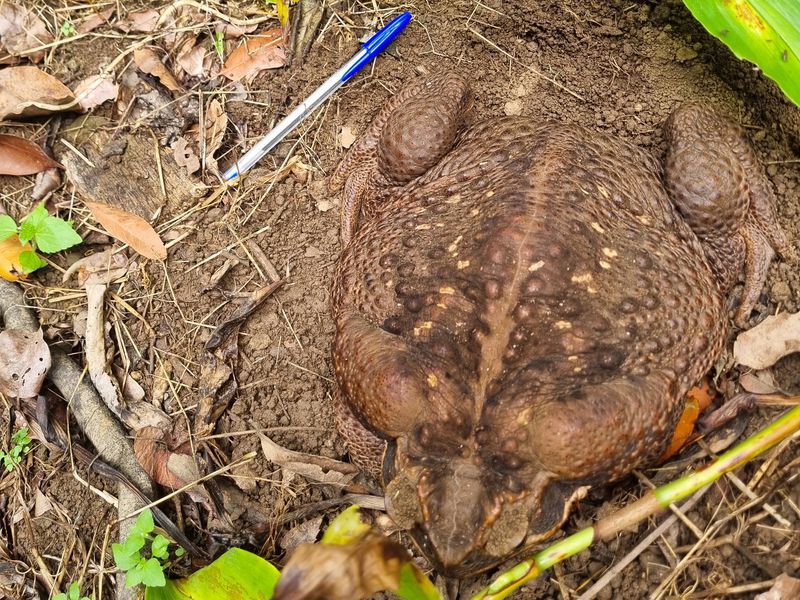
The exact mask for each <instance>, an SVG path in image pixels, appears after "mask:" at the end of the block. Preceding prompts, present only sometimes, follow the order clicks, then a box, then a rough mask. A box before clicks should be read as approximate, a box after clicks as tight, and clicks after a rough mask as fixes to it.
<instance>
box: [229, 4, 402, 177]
mask: <svg viewBox="0 0 800 600" xmlns="http://www.w3.org/2000/svg"><path fill="white" fill-rule="evenodd" d="M410 20H411V13H409V12H404V13H402V14H400V15H398V16H396V17H395V18H394V19H392V20H391V21H389V23H387V25H386V27H384V28H383V29H381V30H380V31H378V32H377V33H376V34H375V35H373V36H372V37H371V38H369V39H368V40H367V41H366V42H365V43H364V47H363V48H361V50H359V52H358V53H357V54H356V55H355V56H354V57H353V58H351V59H350V60H349V61H347V63H345V64H344V65H343V66H342V67H341V68H340V69H339V70H338V71H336V72H335V73H334V74H333V75H331V76H330V77H329V78H328V79H327V80H326V81H325V83H323V84H322V85H321V86H319V87H318V88H317V89H316V90H314V92H313V93H312V94H311V95H310V96H309V97H308V98H306V99H305V100H304V101H303V102H301V103H300V105H299V106H298V107H297V108H295V109H294V110H293V111H292V112H290V113H289V114H288V115H286V117H284V118H283V120H282V121H281V122H280V123H278V124H277V125H276V126H275V127H274V128H273V129H272V131H270V132H269V133H268V134H267V135H265V136H264V137H263V138H261V140H260V141H259V142H258V143H257V144H256V145H255V146H253V147H252V148H250V150H248V151H247V152H245V154H244V155H243V156H242V157H241V158H240V159H239V160H238V161H236V163H235V164H234V165H233V166H232V167H231V168H230V169H228V170H227V171H225V173H224V175H223V176H222V177H223V178H224V179H225V181H231V180H233V179H235V178H236V177H238V176H239V175H241V174H242V173H245V172H246V171H248V170H250V169H251V168H252V167H253V165H255V164H256V163H257V162H258V161H259V160H261V158H262V157H263V156H264V155H265V154H267V152H269V151H270V150H272V149H273V148H274V147H275V146H277V145H278V144H279V143H280V142H281V140H283V138H285V137H286V136H287V135H288V134H289V132H290V131H292V129H294V128H295V127H297V125H299V124H300V122H301V121H302V120H303V119H305V118H306V117H307V116H308V115H310V114H311V113H312V112H314V110H315V109H316V108H317V107H319V105H320V104H322V103H323V102H324V101H325V100H326V99H327V98H328V97H329V96H330V95H331V94H333V93H334V92H335V91H336V90H338V89H339V88H340V87H341V86H342V85H343V84H344V83H346V82H347V80H348V79H350V78H351V77H352V76H353V75H355V74H356V73H357V72H358V71H359V69H361V67H363V66H364V65H366V64H368V63H369V62H370V61H372V59H373V58H375V57H376V56H377V55H378V54H380V53H381V52H382V51H383V50H384V48H386V46H388V45H389V44H390V43H391V42H392V40H393V39H394V38H396V37H397V35H398V34H399V33H400V32H401V31H402V30H403V29H404V28H405V26H406V25H408V22H409V21H410Z"/></svg>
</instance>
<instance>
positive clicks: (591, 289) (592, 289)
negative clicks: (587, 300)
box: [586, 285, 597, 294]
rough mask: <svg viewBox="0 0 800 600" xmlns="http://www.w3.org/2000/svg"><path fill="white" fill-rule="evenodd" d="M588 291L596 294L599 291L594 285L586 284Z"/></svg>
mask: <svg viewBox="0 0 800 600" xmlns="http://www.w3.org/2000/svg"><path fill="white" fill-rule="evenodd" d="M586 291H587V292H589V293H590V294H596V293H597V290H596V289H595V288H593V287H592V286H590V285H587V286H586Z"/></svg>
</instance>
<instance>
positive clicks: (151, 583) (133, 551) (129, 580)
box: [111, 508, 184, 588]
mask: <svg viewBox="0 0 800 600" xmlns="http://www.w3.org/2000/svg"><path fill="white" fill-rule="evenodd" d="M154 531H155V523H154V522H153V513H152V511H151V510H150V509H149V508H148V509H146V510H144V511H142V513H141V514H140V515H139V517H138V518H137V519H136V523H134V524H133V527H131V530H130V532H129V533H128V537H127V538H125V541H124V542H122V543H121V544H113V545H112V546H111V550H112V552H113V553H114V562H115V563H116V564H117V568H118V569H119V570H120V571H122V572H124V573H125V587H128V588H130V587H133V586H136V585H139V584H140V583H141V584H143V585H144V586H145V587H147V588H151V587H163V586H164V585H165V584H166V578H165V577H164V569H166V568H167V567H168V566H169V564H170V563H169V545H170V541H169V539H167V538H166V537H164V536H163V535H161V534H160V533H155V535H154ZM147 542H150V548H149V549H145V546H146V545H147ZM143 550H144V555H143V553H142V551H143ZM183 553H184V551H183V548H176V549H175V552H174V554H175V556H176V557H179V556H183Z"/></svg>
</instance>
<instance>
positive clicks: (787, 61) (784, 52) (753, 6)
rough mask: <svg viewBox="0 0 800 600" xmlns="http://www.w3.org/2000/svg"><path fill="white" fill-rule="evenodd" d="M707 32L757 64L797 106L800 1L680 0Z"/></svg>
mask: <svg viewBox="0 0 800 600" xmlns="http://www.w3.org/2000/svg"><path fill="white" fill-rule="evenodd" d="M683 3H684V4H685V5H686V6H687V8H688V9H689V11H691V13H692V14H693V15H694V17H695V18H696V19H697V20H698V21H700V23H702V24H703V27H705V28H706V30H708V32H709V33H710V34H711V35H713V36H715V37H717V38H719V39H720V40H721V41H722V42H723V43H724V44H725V45H727V46H728V48H730V49H731V50H732V51H733V53H734V54H735V55H736V56H737V57H739V58H741V59H745V60H749V61H750V62H753V63H755V64H757V65H758V66H759V68H760V69H761V70H762V71H763V72H764V74H765V75H767V76H768V77H770V78H772V79H774V80H775V81H776V82H777V83H778V85H779V86H780V88H781V89H782V90H783V92H784V93H785V94H786V95H787V96H788V97H789V98H790V99H791V100H792V102H794V103H795V104H797V105H798V106H800V3H798V2H797V0H727V1H724V2H722V1H719V0H683Z"/></svg>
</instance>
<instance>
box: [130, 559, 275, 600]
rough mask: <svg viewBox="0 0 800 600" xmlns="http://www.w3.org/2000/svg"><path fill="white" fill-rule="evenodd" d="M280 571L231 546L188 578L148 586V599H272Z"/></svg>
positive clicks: (146, 597) (146, 595) (146, 596)
mask: <svg viewBox="0 0 800 600" xmlns="http://www.w3.org/2000/svg"><path fill="white" fill-rule="evenodd" d="M278 577H280V573H279V572H278V569H276V568H275V567H273V566H272V565H271V564H270V563H268V562H267V561H266V560H264V559H263V558H261V557H260V556H257V555H255V554H252V553H250V552H247V551H246V550H242V549H241V548H231V549H230V550H228V551H227V552H226V553H225V554H223V555H222V556H220V557H219V558H218V559H217V560H215V561H214V562H213V563H211V564H210V565H208V566H207V567H204V568H202V569H200V570H199V571H196V572H195V573H193V574H191V575H190V576H189V577H186V578H185V579H178V580H174V581H173V580H167V583H166V585H165V586H164V587H160V588H147V589H146V590H145V592H144V598H145V600H219V599H221V598H224V599H225V600H254V599H257V600H270V599H271V598H272V594H273V591H274V590H275V585H276V584H277V583H278Z"/></svg>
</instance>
